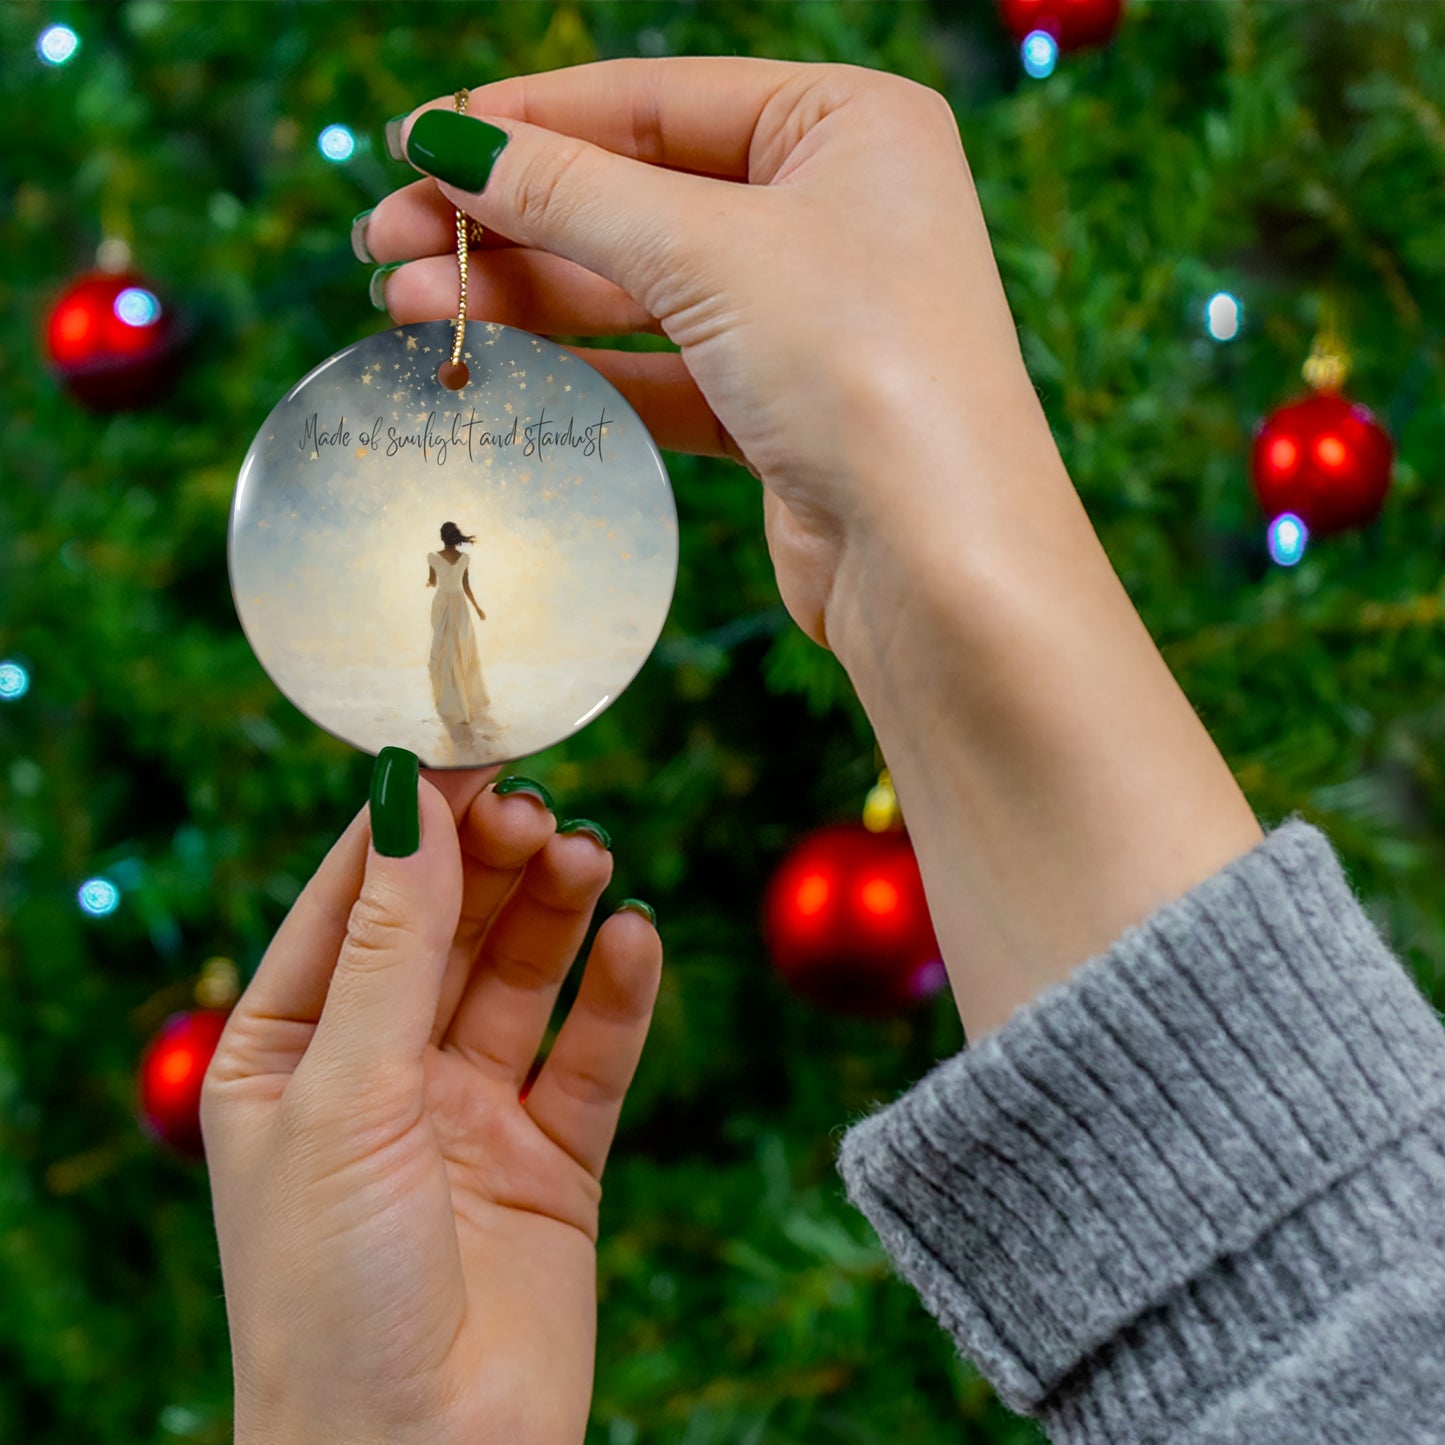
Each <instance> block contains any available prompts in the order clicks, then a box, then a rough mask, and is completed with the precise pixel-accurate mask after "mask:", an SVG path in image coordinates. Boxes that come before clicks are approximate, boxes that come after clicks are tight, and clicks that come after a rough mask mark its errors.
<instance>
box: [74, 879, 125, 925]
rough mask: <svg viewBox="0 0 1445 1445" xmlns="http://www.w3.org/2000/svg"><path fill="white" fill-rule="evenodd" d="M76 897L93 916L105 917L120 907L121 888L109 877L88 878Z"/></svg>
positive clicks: (82, 907)
mask: <svg viewBox="0 0 1445 1445" xmlns="http://www.w3.org/2000/svg"><path fill="white" fill-rule="evenodd" d="M76 897H77V898H78V899H79V901H80V907H81V909H82V911H83V912H85V913H88V914H90V916H91V917H92V918H104V917H106V915H107V914H111V913H114V912H115V910H116V909H117V908H119V907H120V889H119V888H117V887H116V886H115V884H114V883H112V882H111V881H110V879H109V878H87V879H86V880H85V882H84V883H82V884H81V885H80V891H79V893H77V894H76Z"/></svg>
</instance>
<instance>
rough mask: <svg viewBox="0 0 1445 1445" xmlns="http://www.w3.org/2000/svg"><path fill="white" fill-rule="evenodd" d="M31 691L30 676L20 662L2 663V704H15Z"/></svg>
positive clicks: (0, 695)
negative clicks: (17, 699) (16, 700)
mask: <svg viewBox="0 0 1445 1445" xmlns="http://www.w3.org/2000/svg"><path fill="white" fill-rule="evenodd" d="M29 691H30V674H29V673H28V672H26V671H25V669H24V668H23V667H21V666H20V664H19V663H18V662H0V702H14V701H15V699H16V698H18V697H24V696H25V694H26V693H27V692H29Z"/></svg>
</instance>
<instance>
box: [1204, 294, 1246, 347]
mask: <svg viewBox="0 0 1445 1445" xmlns="http://www.w3.org/2000/svg"><path fill="white" fill-rule="evenodd" d="M1243 324H1244V307H1243V306H1241V305H1240V304H1239V300H1238V298H1237V297H1234V296H1231V295H1230V294H1229V292H1228V291H1216V292H1215V293H1214V295H1213V296H1211V297H1210V298H1209V302H1208V304H1207V305H1206V306H1205V308H1204V329H1205V330H1206V331H1207V332H1208V333H1209V334H1210V335H1211V336H1212V337H1213V338H1214V339H1215V340H1216V341H1233V340H1234V338H1235V337H1236V336H1238V335H1239V328H1240V327H1241V326H1242V325H1243Z"/></svg>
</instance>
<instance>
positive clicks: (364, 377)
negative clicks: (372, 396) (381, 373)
mask: <svg viewBox="0 0 1445 1445" xmlns="http://www.w3.org/2000/svg"><path fill="white" fill-rule="evenodd" d="M361 384H362V385H363V386H370V385H371V373H370V372H369V371H363V372H362V373H361Z"/></svg>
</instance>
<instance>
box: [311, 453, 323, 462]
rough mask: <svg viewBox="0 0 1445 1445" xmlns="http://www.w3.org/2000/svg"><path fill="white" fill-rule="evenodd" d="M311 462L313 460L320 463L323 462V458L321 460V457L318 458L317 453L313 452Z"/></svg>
mask: <svg viewBox="0 0 1445 1445" xmlns="http://www.w3.org/2000/svg"><path fill="white" fill-rule="evenodd" d="M311 460H312V461H313V462H319V461H320V460H321V458H320V457H319V456H317V455H316V453H315V452H312V453H311Z"/></svg>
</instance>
